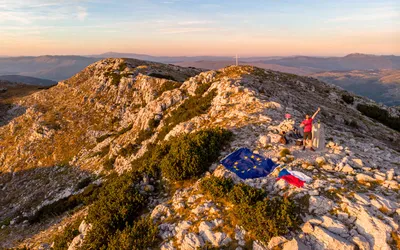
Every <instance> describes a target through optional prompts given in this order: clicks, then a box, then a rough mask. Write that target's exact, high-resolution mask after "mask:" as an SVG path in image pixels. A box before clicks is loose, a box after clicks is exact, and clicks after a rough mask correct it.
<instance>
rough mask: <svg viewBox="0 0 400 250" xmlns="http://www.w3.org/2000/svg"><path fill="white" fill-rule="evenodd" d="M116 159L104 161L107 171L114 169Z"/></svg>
mask: <svg viewBox="0 0 400 250" xmlns="http://www.w3.org/2000/svg"><path fill="white" fill-rule="evenodd" d="M115 160H116V159H115V157H111V158H108V159H106V160H105V161H104V163H103V167H104V169H105V170H112V169H114V163H115Z"/></svg>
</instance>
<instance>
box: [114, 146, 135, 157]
mask: <svg viewBox="0 0 400 250" xmlns="http://www.w3.org/2000/svg"><path fill="white" fill-rule="evenodd" d="M139 149H140V145H138V144H132V143H128V145H126V146H125V147H123V148H122V149H121V150H120V151H119V154H120V155H122V156H123V157H127V156H130V155H133V154H136V153H137V151H139Z"/></svg>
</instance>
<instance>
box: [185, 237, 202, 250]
mask: <svg viewBox="0 0 400 250" xmlns="http://www.w3.org/2000/svg"><path fill="white" fill-rule="evenodd" d="M203 246H204V241H203V239H202V238H201V237H200V236H198V235H197V234H195V233H188V234H187V235H185V237H184V238H183V241H182V244H181V249H182V250H197V249H199V248H202V247H203Z"/></svg>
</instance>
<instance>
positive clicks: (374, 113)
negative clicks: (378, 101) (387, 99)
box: [357, 104, 400, 131]
mask: <svg viewBox="0 0 400 250" xmlns="http://www.w3.org/2000/svg"><path fill="white" fill-rule="evenodd" d="M357 109H358V111H360V112H361V113H362V114H363V115H366V116H368V117H370V118H372V119H375V120H377V121H379V122H381V123H382V124H384V125H386V126H388V127H389V128H392V129H394V130H397V131H400V118H399V117H391V116H390V115H389V112H388V111H387V110H385V109H381V108H380V107H378V106H375V105H365V104H358V105H357Z"/></svg>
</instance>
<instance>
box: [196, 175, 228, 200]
mask: <svg viewBox="0 0 400 250" xmlns="http://www.w3.org/2000/svg"><path fill="white" fill-rule="evenodd" d="M233 186H234V183H233V181H232V179H228V178H219V177H215V176H211V177H209V178H206V179H204V180H202V181H201V182H200V189H201V190H202V191H203V192H204V193H207V194H209V195H211V197H213V198H214V199H217V198H224V197H226V195H227V194H228V193H229V192H230V191H231V190H232V188H233Z"/></svg>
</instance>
